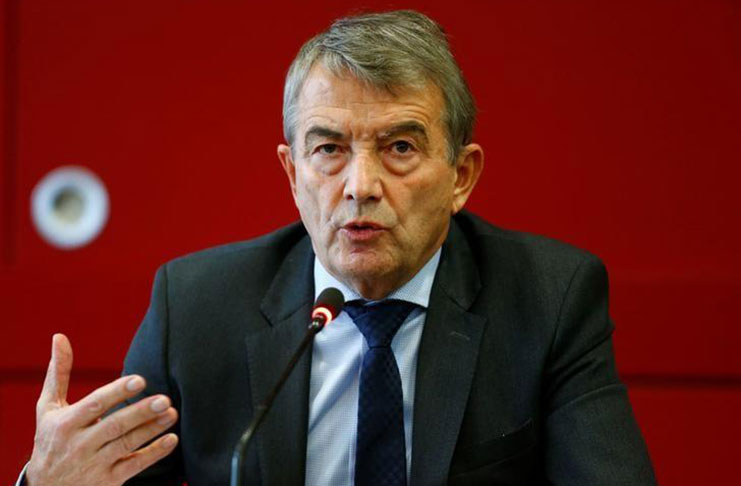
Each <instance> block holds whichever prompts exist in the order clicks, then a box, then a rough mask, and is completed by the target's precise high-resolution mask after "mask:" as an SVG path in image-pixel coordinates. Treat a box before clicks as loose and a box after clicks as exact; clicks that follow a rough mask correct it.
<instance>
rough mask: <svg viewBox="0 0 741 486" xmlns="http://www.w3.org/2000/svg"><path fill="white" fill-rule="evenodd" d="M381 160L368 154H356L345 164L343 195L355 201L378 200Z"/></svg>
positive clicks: (379, 197)
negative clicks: (345, 175) (345, 176)
mask: <svg viewBox="0 0 741 486" xmlns="http://www.w3.org/2000/svg"><path fill="white" fill-rule="evenodd" d="M382 170H383V169H382V168H381V162H380V161H379V160H376V158H375V157H373V156H372V155H370V154H362V153H361V154H357V155H355V156H354V157H353V158H352V159H351V160H350V163H349V164H348V166H347V179H346V180H345V189H344V193H343V195H344V197H345V199H348V200H354V201H356V202H366V201H378V200H380V199H381V196H382V195H383V185H382V183H381V171H382Z"/></svg>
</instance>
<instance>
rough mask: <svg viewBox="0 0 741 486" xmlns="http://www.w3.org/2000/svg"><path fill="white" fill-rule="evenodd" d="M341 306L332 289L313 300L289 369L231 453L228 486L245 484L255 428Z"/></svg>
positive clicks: (335, 291) (334, 290) (343, 298)
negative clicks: (307, 322) (309, 318)
mask: <svg viewBox="0 0 741 486" xmlns="http://www.w3.org/2000/svg"><path fill="white" fill-rule="evenodd" d="M344 305H345V297H344V296H343V295H342V292H340V291H339V290H337V289H336V288H334V287H328V288H326V289H324V290H322V292H321V293H320V294H319V297H317V298H316V302H314V308H313V309H312V311H311V323H310V324H309V326H308V327H307V328H306V334H305V335H304V338H303V339H302V340H301V343H300V344H299V345H298V348H296V351H295V352H294V353H293V356H291V359H290V361H288V365H287V366H286V369H285V370H283V374H282V375H280V378H279V379H278V383H276V385H275V386H274V387H273V389H272V390H270V393H268V397H267V398H266V399H265V401H264V402H263V403H262V404H261V405H258V406H257V408H256V409H255V415H254V417H252V421H251V422H250V425H249V426H248V427H247V430H245V431H244V434H242V437H240V438H239V442H237V445H236V446H235V447H234V453H233V454H232V467H231V469H232V471H231V481H230V483H229V484H230V486H242V483H243V482H244V479H243V474H242V464H243V463H244V456H245V454H246V453H247V446H248V445H249V443H250V440H251V439H252V437H253V436H254V435H255V431H256V430H257V427H259V426H260V424H261V423H262V422H263V420H264V419H265V415H266V414H267V413H268V411H269V410H270V407H271V406H272V405H273V401H274V400H275V397H276V396H278V393H279V392H280V390H281V388H283V384H284V383H285V382H286V380H287V379H288V377H289V376H290V375H291V372H292V371H293V368H295V367H296V363H298V360H299V359H300V358H301V355H303V354H304V351H305V350H306V348H307V347H308V345H309V344H310V343H311V342H312V341H313V340H314V336H316V335H317V333H318V332H319V331H321V330H322V329H324V326H326V325H327V324H329V323H330V322H332V320H334V318H335V317H337V315H338V314H339V313H340V312H341V311H342V307H343V306H344Z"/></svg>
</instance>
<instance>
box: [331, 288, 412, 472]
mask: <svg viewBox="0 0 741 486" xmlns="http://www.w3.org/2000/svg"><path fill="white" fill-rule="evenodd" d="M415 307H416V305H415V304H412V303H410V302H404V301H401V300H385V301H382V302H379V303H377V304H371V305H367V306H363V302H362V301H354V302H349V303H347V304H346V305H345V309H344V310H345V312H347V314H348V315H349V316H350V317H351V318H352V320H353V322H355V325H356V326H358V329H360V332H361V333H363V336H365V340H366V341H367V342H368V347H369V349H368V351H367V352H366V353H365V356H363V365H362V368H361V371H360V393H359V397H358V442H357V448H356V451H355V485H356V486H366V485H368V486H376V485H399V486H404V485H406V482H407V466H406V447H405V445H404V403H403V397H402V390H401V376H400V375H399V367H398V366H397V365H396V359H395V358H394V353H393V351H391V340H392V339H393V338H394V335H395V334H396V331H398V330H399V327H401V324H402V323H403V322H404V320H406V318H407V316H409V313H410V312H412V310H413V309H414V308H415Z"/></svg>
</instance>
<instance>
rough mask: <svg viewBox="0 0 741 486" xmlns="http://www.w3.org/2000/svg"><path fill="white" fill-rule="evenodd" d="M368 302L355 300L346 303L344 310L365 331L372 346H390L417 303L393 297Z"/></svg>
mask: <svg viewBox="0 0 741 486" xmlns="http://www.w3.org/2000/svg"><path fill="white" fill-rule="evenodd" d="M366 304H367V302H366V301H364V300H353V301H350V302H348V303H346V304H345V307H344V311H345V312H347V314H348V315H349V316H350V318H351V319H352V320H353V322H354V323H355V325H356V326H357V327H358V329H360V332H361V333H363V336H365V340H366V341H368V346H369V347H371V348H377V347H381V346H386V347H387V346H390V345H391V340H392V339H394V335H395V334H396V331H398V330H399V328H400V327H401V324H402V323H403V322H404V321H405V320H406V318H407V317H408V316H409V314H410V313H411V312H412V310H414V308H415V307H417V304H412V303H411V302H405V301H403V300H393V299H390V300H383V301H381V302H378V303H374V304H368V305H366Z"/></svg>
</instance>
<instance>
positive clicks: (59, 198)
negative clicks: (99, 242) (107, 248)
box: [31, 166, 109, 250]
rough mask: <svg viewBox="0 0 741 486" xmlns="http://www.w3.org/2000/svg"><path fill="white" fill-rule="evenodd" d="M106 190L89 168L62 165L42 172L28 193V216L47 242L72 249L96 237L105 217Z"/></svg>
mask: <svg viewBox="0 0 741 486" xmlns="http://www.w3.org/2000/svg"><path fill="white" fill-rule="evenodd" d="M108 211H109V203H108V192H107V191H106V188H105V185H104V184H103V181H101V180H100V178H98V176H96V175H95V174H94V173H93V172H91V171H90V170H89V169H86V168H84V167H79V166H64V167H59V168H57V169H54V170H53V171H51V172H49V173H48V174H46V175H45V176H44V177H43V178H42V179H41V180H40V181H39V182H38V184H36V187H34V189H33V193H32V194H31V217H32V219H33V223H34V226H36V230H37V231H38V232H39V235H41V237H42V238H43V239H44V240H45V241H46V242H47V243H49V244H50V245H52V246H55V247H57V248H61V249H64V250H72V249H75V248H79V247H81V246H84V245H87V244H88V243H90V242H91V241H92V240H94V239H95V237H97V236H98V235H99V234H100V232H101V231H102V230H103V228H104V227H105V224H106V222H107V221H108Z"/></svg>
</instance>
